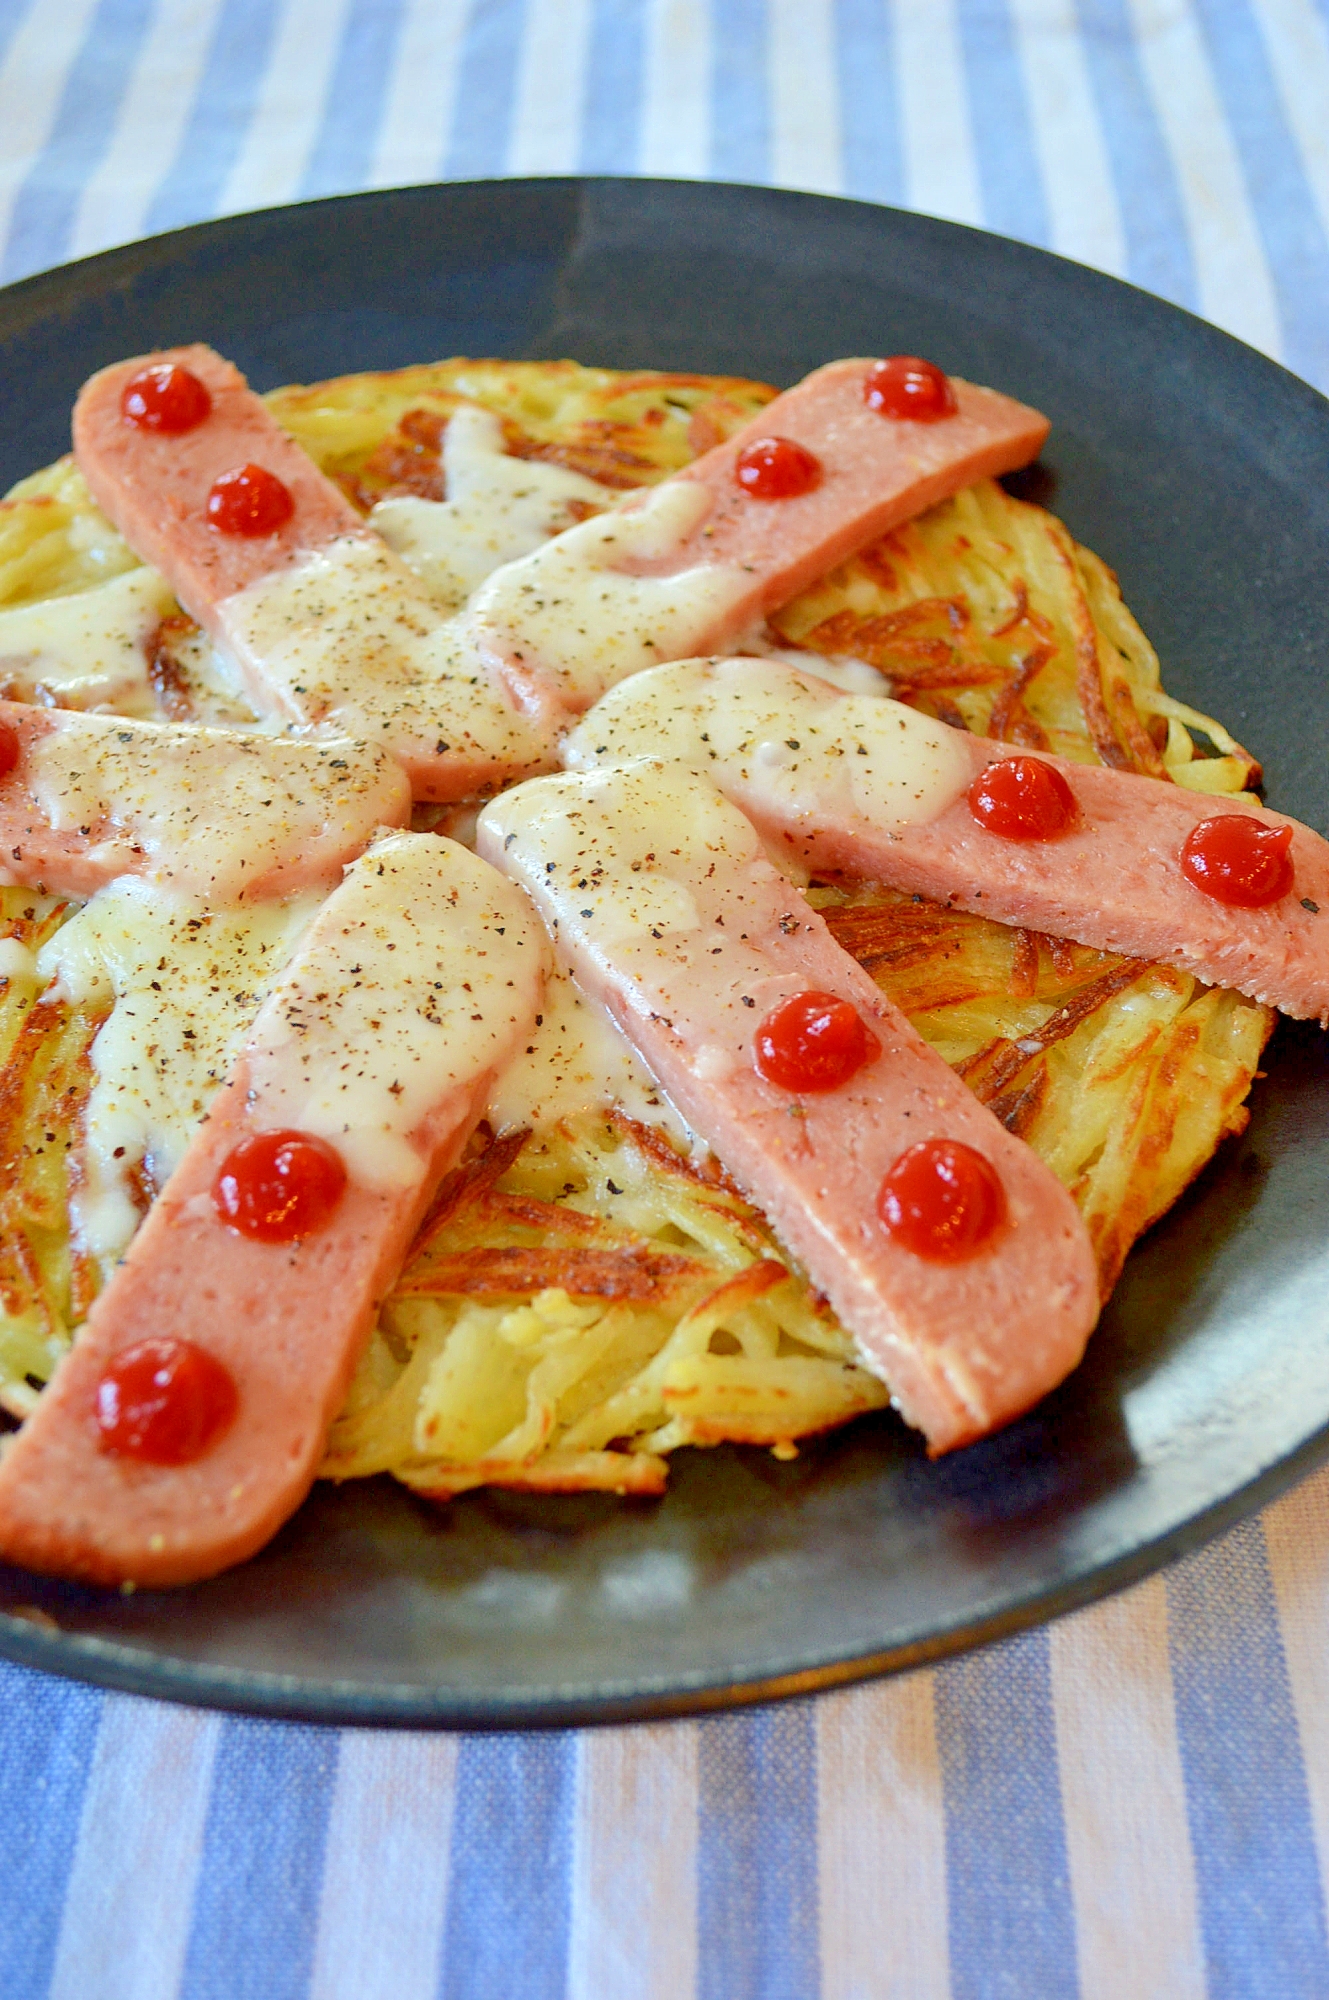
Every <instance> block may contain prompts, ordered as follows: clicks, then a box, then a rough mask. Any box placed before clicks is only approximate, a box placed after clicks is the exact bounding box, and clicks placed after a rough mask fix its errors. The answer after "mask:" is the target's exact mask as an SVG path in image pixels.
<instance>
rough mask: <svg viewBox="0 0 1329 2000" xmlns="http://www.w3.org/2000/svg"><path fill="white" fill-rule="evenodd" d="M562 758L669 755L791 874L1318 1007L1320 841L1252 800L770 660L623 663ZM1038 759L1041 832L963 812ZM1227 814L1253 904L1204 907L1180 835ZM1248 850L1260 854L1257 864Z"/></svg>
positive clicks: (572, 763)
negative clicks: (1049, 800)
mask: <svg viewBox="0 0 1329 2000" xmlns="http://www.w3.org/2000/svg"><path fill="white" fill-rule="evenodd" d="M563 755H564V758H565V761H566V763H567V764H568V766H569V768H571V769H573V770H587V769H592V768H595V767H596V766H598V765H602V764H606V763H615V762H621V761H622V760H623V759H625V758H634V757H661V756H667V757H674V758H678V759H680V760H681V761H682V762H683V763H684V764H686V765H689V766H690V767H692V768H695V769H697V770H701V771H704V772H705V773H706V775H707V776H708V777H709V778H710V780H711V781H712V782H713V783H714V784H715V785H716V786H718V787H719V789H720V790H721V791H722V792H723V793H724V794H725V796H726V797H727V798H729V799H732V800H733V801H734V803H735V804H736V805H738V806H740V807H741V808H742V810H743V811H744V813H746V815H747V816H748V818H749V819H750V820H751V821H752V822H753V824H754V825H755V826H757V827H758V828H759V829H760V830H761V832H762V833H763V835H765V836H766V837H767V838H768V839H769V840H770V841H771V843H772V845H773V846H774V847H776V848H778V849H780V850H783V851H784V852H786V853H787V854H788V855H789V858H790V860H791V862H792V863H794V864H796V865H798V866H801V867H803V868H806V869H808V870H814V871H816V872H818V873H821V874H840V875H846V876H849V877H858V878H865V879H869V880H875V881H880V882H885V883H888V884H890V885H891V886H892V887H894V888H897V889H904V890H909V891H911V892H913V893H915V894H918V895H923V896H927V897H930V898H931V899H932V900H934V901H936V902H939V903H945V904H948V905H949V906H951V907H952V908H957V909H962V910H969V911H972V912H974V913H975V914H976V915H979V916H985V917H992V918H995V919H996V920H997V921H998V922H1000V923H1007V924H1020V925H1026V926H1028V927H1029V928H1030V929H1031V930H1036V931H1042V932H1045V933H1047V934H1049V935H1051V936H1053V937H1066V938H1074V939H1075V940H1076V941H1077V942H1078V943H1080V944H1085V945H1090V946H1092V947H1094V948H1095V949H1096V950H1099V951H1111V952H1119V953H1121V954H1123V955H1124V956H1126V957H1134V958H1145V959H1149V960H1152V961H1157V962H1160V963H1162V964H1165V965H1175V966H1178V967H1180V968H1181V969H1182V970H1183V971H1185V972H1188V973H1191V974H1193V975H1194V976H1195V977H1196V978H1199V979H1203V980H1206V981H1207V982H1208V983H1209V984H1211V985H1215V986H1223V987H1229V988H1232V989H1234V990H1235V991H1237V992H1240V993H1246V994H1249V995H1250V996H1251V997H1252V998H1253V999H1256V1000H1260V1001H1262V1002H1264V1003H1266V1004H1267V1005H1271V1006H1276V1007H1280V1008H1282V1009H1283V1011H1284V1012H1285V1013H1288V1014H1292V1015H1295V1016H1297V1017H1299V1018H1310V1019H1319V1020H1321V1021H1325V1020H1326V1019H1329V843H1326V842H1325V841H1324V840H1323V839H1321V837H1320V836H1319V834H1317V833H1313V832H1312V831H1311V830H1310V829H1309V828H1308V827H1305V826H1302V825H1301V824H1300V823H1299V822H1298V821H1296V820H1292V819H1287V818H1285V817H1284V815H1283V814H1281V813H1275V812H1270V811H1268V810H1267V808H1265V807H1264V806H1261V805H1260V804H1259V803H1258V802H1257V801H1256V800H1254V799H1251V798H1246V797H1239V798H1225V799H1223V800H1222V801H1221V802H1220V801H1219V800H1216V799H1213V798H1209V797H1206V796H1205V795H1204V794H1202V793H1197V792H1190V791H1187V790H1185V789H1184V788H1183V787H1181V786H1179V785H1171V784H1165V783H1162V782H1160V781H1159V780H1158V779H1155V778H1145V777H1138V776H1135V775H1134V774H1132V773H1129V772H1124V771H1113V770H1107V769H1105V768H1100V767H1099V766H1096V765H1086V764H1074V763H1071V762H1069V761H1068V760H1066V759H1064V758H1057V757H1051V756H1047V755H1045V754H1044V753H1043V752H1040V753H1039V754H1038V756H1037V758H1034V757H1031V756H1028V755H1027V754H1025V753H1023V752H1021V751H1019V750H1018V749H1016V748H1015V747H1014V746H1012V745H1009V744H1004V743H993V742H989V741H987V740H986V739H984V738H981V737H977V736H970V735H968V734H966V733H965V732H964V731H963V730H958V729H951V728H948V727H947V725H946V724H945V723H943V722H937V721H935V720H934V719H933V718H932V717H931V716H927V715H921V714H919V713H918V712H917V711H916V710H914V709H911V708H906V707H905V706H904V705H903V704H902V703H900V702H896V701H892V700H889V699H888V698H886V697H884V696H880V695H850V694H844V693H842V692H841V691H840V690H839V689H838V688H835V687H832V686H831V685H830V684H829V683H828V682H826V681H823V680H821V679H819V678H818V677H817V676H816V674H815V673H811V672H810V673H803V672H801V671H799V670H798V669H796V668H792V667H788V666H785V665H784V664H782V663H780V662H778V661H774V660H756V659H741V658H740V659H714V660H688V661H682V662H678V663H675V664H672V665H669V666H665V667H659V668H656V669H654V670H652V671H651V672H648V673H644V674H639V675H637V676H636V677H635V678H634V679H633V680H631V681H628V682H625V683H623V684H622V685H621V686H619V687H617V688H615V689H613V690H612V691H611V692H610V693H609V694H607V695H605V696H604V698H603V699H602V700H601V701H600V702H599V703H598V704H597V706H596V707H595V708H594V709H593V710H592V711H591V712H590V714H589V715H587V716H586V718H585V719H584V721H583V722H582V723H581V724H580V725H579V726H578V727H577V728H576V729H575V730H573V731H572V732H571V734H570V735H569V736H568V737H567V738H566V739H565V742H564V746H563ZM1031 766H1032V767H1035V768H1034V769H1033V770H1032V771H1030V769H1029V767H1031ZM1047 770H1051V771H1052V772H1054V773H1055V774H1056V776H1057V778H1058V779H1059V780H1060V781H1062V783H1063V784H1064V786H1065V788H1066V790H1067V792H1068V793H1069V795H1070V800H1071V810H1070V813H1069V817H1067V816H1066V815H1065V814H1064V813H1063V814H1062V815H1061V822H1062V823H1060V824H1059V825H1058V819H1057V815H1055V814H1054V816H1053V821H1052V825H1053V827H1054V830H1053V831H1052V832H1051V833H1050V834H1047V835H1046V837H1041V838H1040V837H1033V836H1031V835H1029V834H1028V832H1027V831H1026V832H1024V833H1022V834H1017V835H1016V836H1015V837H1012V836H1011V835H1009V834H1003V833H1002V832H999V831H994V830H993V828H992V826H991V825H989V824H987V823H985V821H984V819H983V818H982V817H980V816H979V815H980V813H981V812H982V810H983V805H982V799H981V798H978V797H976V796H975V792H974V788H975V785H976V784H978V785H980V786H981V785H984V784H987V783H989V782H990V779H991V777H992V775H993V774H998V775H1003V776H1016V777H1020V778H1022V779H1023V780H1025V781H1029V780H1031V779H1032V781H1034V783H1035V784H1043V783H1045V782H1046V781H1045V779H1044V776H1043V774H1044V773H1045V772H1046V771H1047ZM1058 796H1062V795H1061V794H1058ZM976 807H977V810H976ZM1224 821H1237V822H1238V825H1237V827H1236V829H1235V837H1236V838H1237V839H1247V840H1249V838H1250V837H1251V831H1252V830H1254V838H1255V841H1256V842H1257V852H1256V855H1255V862H1256V882H1255V889H1256V892H1258V893H1259V894H1261V895H1265V896H1266V897H1267V898H1268V900H1265V901H1263V902H1261V903H1256V904H1240V903H1231V902H1226V901H1222V900H1219V899H1218V897H1216V896H1215V895H1214V894H1213V893H1212V892H1209V891H1206V890H1205V889H1204V888H1202V887H1200V886H1197V883H1196V880H1195V879H1194V877H1193V875H1191V874H1188V873H1187V872H1186V869H1185V868H1184V866H1183V858H1184V856H1185V854H1186V851H1187V848H1188V844H1192V845H1193V843H1194V842H1195V841H1196V840H1197V839H1203V837H1204V836H1205V835H1207V834H1209V833H1211V832H1212V830H1213V827H1214V825H1215V824H1216V823H1218V822H1224ZM998 823H1000V822H998ZM1197 830H1202V831H1201V832H1199V833H1197ZM1223 831H1224V832H1225V833H1226V834H1227V835H1228V837H1229V838H1232V837H1233V830H1232V829H1231V828H1229V827H1225V828H1224V829H1223ZM1260 845H1263V846H1264V847H1266V848H1269V847H1271V846H1272V852H1271V853H1270V854H1268V855H1267V856H1266V857H1264V860H1263V862H1262V859H1261V855H1260V853H1259V851H1258V848H1259V846H1260ZM1261 867H1263V873H1261V872H1260V869H1261ZM1201 879H1203V877H1201ZM1262 884H1263V886H1261V885H1262ZM1280 885H1281V887H1280ZM1238 886H1240V885H1238ZM1248 886H1249V885H1248ZM1272 892H1277V893H1272Z"/></svg>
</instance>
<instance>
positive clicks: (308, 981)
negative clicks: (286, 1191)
mask: <svg viewBox="0 0 1329 2000" xmlns="http://www.w3.org/2000/svg"><path fill="white" fill-rule="evenodd" d="M546 949H547V948H546V944H545V939H544V934H543V932H542V931H541V928H540V925H539V923H538V922H537V921H536V919H535V917H534V915H533V913H532V911H531V908H530V905H529V904H528V902H527V901H526V899H525V897H524V896H523V895H522V894H521V892H520V891H519V890H517V889H515V888H514V887H513V885H512V884H511V883H510V882H508V881H506V880H505V879H504V878H503V876H502V875H500V874H499V873H498V872H497V871H496V870H495V869H493V868H490V867H489V866H488V865H487V864H486V863H485V862H483V861H481V860H479V859H478V857H477V856H476V855H474V854H472V853H470V851H469V850H468V849H467V848H464V847H460V846H458V845H457V843H456V842H455V841H451V840H443V839H440V838H439V837H438V836H437V835H435V834H409V833H407V834H398V835H396V836H394V837H393V838H390V839H388V840H385V841H382V842H381V843H380V844H379V845H377V846H376V847H374V848H372V849H371V850H370V852H369V853H368V854H366V855H364V856H362V858H361V859H360V860H359V861H357V862H355V863H354V864H353V866H352V867H351V868H350V869H348V870H347V874H346V879H345V881H344V882H343V883H342V886H341V887H340V888H339V889H338V890H337V891H336V892H335V893H334V894H333V895H332V896H331V897H330V898H329V899H328V902H327V903H326V904H325V905H324V909H323V912H322V915H321V917H320V919H319V921H318V923H317V924H315V926H314V928H313V930H312V931H311V933H310V936H309V938H308V939H307V940H306V943H305V946H304V948H303V949H302V950H301V952H300V953H299V955H298V957H297V958H296V960H295V962H294V963H293V964H292V965H291V967H290V969H289V972H288V973H287V975H286V977H285V978H284V979H283V980H282V982H281V985H280V986H279V988H278V989H277V990H276V991H275V992H274V993H273V994H272V997H271V999H270V1001H269V1003H268V1005H267V1006H266V1007H265V1008H264V1009H263V1011H262V1013H261V1015H260V1016H259V1018H258V1020H257V1021H256V1022H255V1024H254V1032H253V1035H252V1037H251V1041H250V1046H249V1049H248V1051H247V1054H248V1057H249V1073H250V1085H251V1088H250V1104H251V1106H252V1110H253V1116H254V1120H255V1123H256V1127H257V1129H259V1130H267V1129H272V1128H282V1127H291V1128H294V1129H295V1130H298V1131H302V1132H312V1133H314V1134H316V1135H317V1136H318V1137H319V1138H322V1139H327V1140H328V1141H330V1142H331V1143H332V1144H333V1145H335V1146H336V1147H337V1149H338V1151H339V1152H340V1153H341V1154H342V1157H343V1159H344V1160H345V1162H346V1167H347V1171H348V1173H349V1174H350V1175H351V1176H352V1178H353V1179H354V1180H356V1181H357V1182H359V1183H360V1185H362V1186H364V1187H369V1188H374V1189H379V1190H385V1191H386V1190H390V1189H393V1188H400V1187H409V1186H411V1185H413V1184H415V1183H416V1182H418V1180H419V1178H420V1174H421V1170H422V1156H421V1151H420V1147H419V1145H418V1144H417V1141H416V1135H417V1134H418V1133H419V1132H420V1131H421V1128H422V1127H423V1125H424V1124H425V1121H426V1119H427V1117H428V1116H429V1114H430V1113H431V1112H432V1111H433V1110H434V1108H435V1107H436V1106H437V1105H438V1104H439V1103H440V1102H441V1101H444V1100H446V1099H447V1097H448V1095H449V1093H457V1092H466V1093H469V1092H472V1091H474V1090H475V1089H476V1088H477V1084H479V1085H481V1086H483V1083H484V1081H485V1079H486V1076H488V1077H489V1078H492V1077H493V1075H495V1074H496V1073H497V1072H498V1070H499V1069H500V1068H501V1067H502V1065H503V1063H504V1062H505V1061H506V1059H507V1057H508V1054H509V1052H510V1051H511V1049H512V1047H513V1045H514V1044H518V1043H519V1042H520V1040H521V1038H523V1037H526V1036H528V1031H529V1029H530V1027H531V1025H532V1023H533V1021H534V1017H535V1014H536V1012H537V1011H538V1009H539V1004H540V995H541V992H542V989H543V984H544V977H545V969H546Z"/></svg>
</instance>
